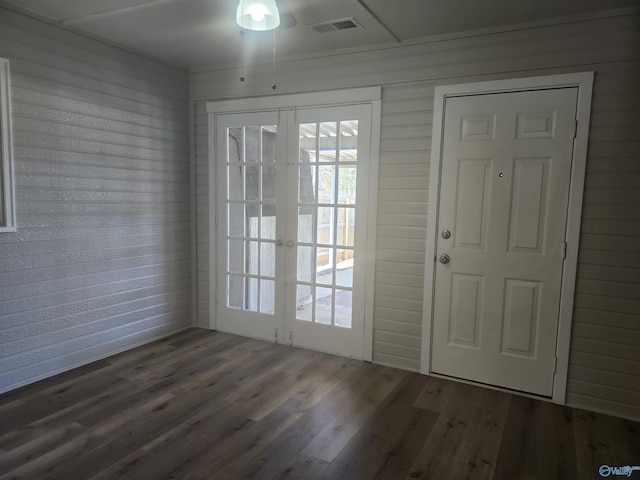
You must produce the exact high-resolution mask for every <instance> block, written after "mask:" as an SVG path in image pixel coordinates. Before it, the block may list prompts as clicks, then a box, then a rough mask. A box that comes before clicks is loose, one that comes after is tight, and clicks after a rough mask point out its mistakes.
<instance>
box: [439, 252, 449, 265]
mask: <svg viewBox="0 0 640 480" xmlns="http://www.w3.org/2000/svg"><path fill="white" fill-rule="evenodd" d="M450 260H451V258H449V255H447V254H446V253H445V254H444V255H440V263H449V261H450Z"/></svg>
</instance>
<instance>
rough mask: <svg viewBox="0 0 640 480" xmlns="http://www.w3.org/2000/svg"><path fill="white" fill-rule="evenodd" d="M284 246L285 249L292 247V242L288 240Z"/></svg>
mask: <svg viewBox="0 0 640 480" xmlns="http://www.w3.org/2000/svg"><path fill="white" fill-rule="evenodd" d="M285 245H286V246H287V247H293V240H289V241H288V242H287V243H286V244H285Z"/></svg>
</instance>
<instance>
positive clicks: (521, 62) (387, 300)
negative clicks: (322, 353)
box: [191, 12, 640, 419]
mask: <svg viewBox="0 0 640 480" xmlns="http://www.w3.org/2000/svg"><path fill="white" fill-rule="evenodd" d="M591 70H593V71H595V72H596V80H595V85H594V97H593V111H592V119H591V131H590V140H589V153H588V163H587V169H588V171H587V179H586V190H585V203H584V211H583V221H582V231H581V244H580V258H579V272H578V279H577V293H576V298H575V305H576V308H575V314H574V321H573V335H572V343H571V358H570V370H569V382H568V397H567V402H568V403H569V404H570V405H573V406H578V407H584V408H588V409H593V410H600V411H604V412H609V413H613V414H616V415H622V416H627V417H632V418H635V419H639V418H640V338H639V336H640V247H639V245H640V153H639V152H640V120H639V119H640V15H638V13H637V12H636V13H630V14H624V15H623V14H611V15H610V16H608V17H603V18H599V19H596V18H592V19H582V20H580V21H578V20H576V21H573V22H570V23H562V24H556V25H547V26H532V27H530V28H520V29H517V30H513V31H506V32H502V33H494V34H483V35H478V36H475V37H466V38H458V39H452V40H444V41H434V42H428V43H424V44H416V45H409V46H396V47H389V48H382V49H378V50H374V51H367V52H359V53H345V54H336V55H334V56H325V57H318V58H310V59H306V60H297V61H289V62H282V63H279V64H278V67H277V72H278V73H277V75H278V92H279V93H298V92H310V91H321V90H328V89H338V88H352V87H362V86H374V85H382V86H383V102H382V111H383V118H382V140H381V159H380V179H379V192H378V196H379V202H378V212H379V214H378V238H377V260H376V293H375V318H374V319H373V322H374V361H375V362H377V363H383V364H386V365H392V366H396V367H401V368H406V369H409V370H417V369H418V368H419V360H420V338H421V315H422V287H423V283H424V278H423V271H424V262H425V254H424V251H425V238H426V235H427V232H426V224H427V218H426V213H427V197H428V184H429V178H428V177H429V164H430V155H431V152H430V148H431V139H430V137H431V128H432V116H433V111H432V109H433V95H434V88H435V86H436V85H441V84H453V83H465V82H473V81H483V80H493V79H502V78H513V77H523V76H535V75H547V74H556V73H566V72H579V71H591ZM246 77H247V80H246V81H245V82H244V83H240V82H239V80H238V71H236V70H232V69H229V70H211V71H202V72H197V73H193V74H192V75H191V95H192V97H193V98H194V99H196V100H198V101H199V103H200V107H199V108H198V109H196V110H197V112H196V122H197V124H198V128H197V136H196V143H197V145H196V149H197V153H198V179H197V182H198V185H199V187H198V203H197V209H198V212H197V213H198V219H199V224H198V232H199V236H198V240H199V242H201V243H199V246H200V248H199V249H198V252H197V253H198V266H199V271H198V280H199V286H198V295H199V302H198V304H199V312H200V313H201V315H202V317H201V322H202V321H204V318H206V315H207V305H208V298H207V296H206V292H207V287H206V286H205V284H204V283H203V285H202V288H201V287H200V283H202V282H206V281H207V278H208V273H207V272H206V270H205V269H206V265H207V261H208V260H207V259H208V257H207V255H208V246H207V237H206V230H207V227H206V225H205V222H206V208H207V204H206V202H207V201H208V199H207V197H206V195H205V194H206V190H207V188H208V187H207V178H206V156H207V148H206V144H204V143H202V142H203V141H206V116H205V115H204V107H203V104H204V100H214V99H215V100H218V99H223V98H236V97H250V96H259V95H269V94H271V90H270V85H271V70H270V66H268V65H265V66H258V67H255V68H253V69H250V71H249V73H247V75H246ZM201 226H202V227H203V228H200V227H201ZM201 255H202V258H200V256H201ZM201 324H202V323H201ZM205 324H206V322H205Z"/></svg>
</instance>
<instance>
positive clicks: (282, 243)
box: [276, 238, 284, 247]
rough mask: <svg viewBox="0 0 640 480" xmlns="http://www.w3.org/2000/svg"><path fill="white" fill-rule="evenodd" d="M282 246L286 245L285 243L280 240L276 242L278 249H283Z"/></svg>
mask: <svg viewBox="0 0 640 480" xmlns="http://www.w3.org/2000/svg"><path fill="white" fill-rule="evenodd" d="M282 245H284V241H283V240H282V239H281V238H280V239H279V240H278V241H277V242H276V247H281V246H282Z"/></svg>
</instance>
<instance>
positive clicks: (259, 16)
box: [236, 0, 280, 32]
mask: <svg viewBox="0 0 640 480" xmlns="http://www.w3.org/2000/svg"><path fill="white" fill-rule="evenodd" d="M236 22H238V25H240V26H241V27H242V28H245V29H247V30H258V31H262V32H264V31H266V30H273V29H274V28H278V25H280V12H279V11H278V7H277V6H276V1H275V0H240V3H239V4H238V10H237V12H236Z"/></svg>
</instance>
